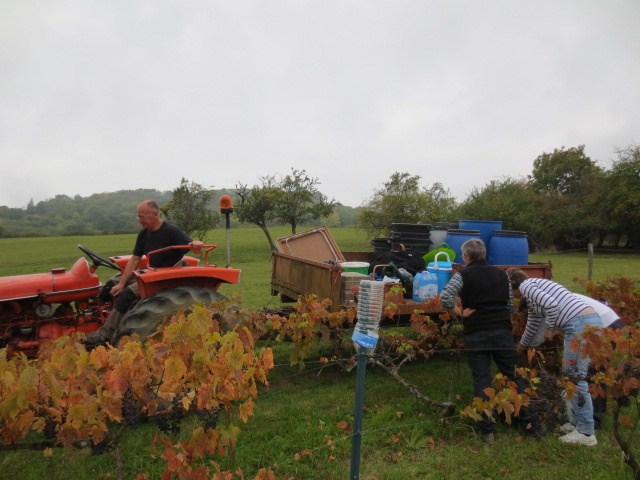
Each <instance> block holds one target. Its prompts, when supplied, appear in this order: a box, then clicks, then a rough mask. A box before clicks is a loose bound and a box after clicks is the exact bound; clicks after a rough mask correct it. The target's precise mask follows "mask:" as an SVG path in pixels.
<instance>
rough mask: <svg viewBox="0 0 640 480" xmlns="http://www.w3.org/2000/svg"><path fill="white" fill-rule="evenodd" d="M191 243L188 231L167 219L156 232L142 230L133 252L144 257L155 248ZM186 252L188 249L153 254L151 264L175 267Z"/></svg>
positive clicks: (156, 266) (158, 266)
mask: <svg viewBox="0 0 640 480" xmlns="http://www.w3.org/2000/svg"><path fill="white" fill-rule="evenodd" d="M189 243H191V239H190V238H189V237H188V236H187V234H186V233H184V232H183V231H182V230H181V229H180V228H179V227H177V226H176V225H174V224H173V223H170V222H167V221H166V220H165V221H164V222H162V226H161V227H160V228H159V229H158V230H156V231H155V232H152V231H151V230H147V229H146V228H144V229H142V231H140V233H139V234H138V239H137V240H136V245H135V247H133V254H134V255H135V256H137V257H142V256H143V255H146V254H147V253H149V252H151V251H153V250H158V249H160V248H165V247H170V246H172V245H188V244H189ZM186 252H187V250H186V249H175V250H168V251H166V252H162V253H156V254H154V255H151V258H150V266H151V267H154V268H160V267H173V266H174V265H175V264H176V263H178V262H179V261H180V259H181V258H182V257H183V256H184V254H185V253H186Z"/></svg>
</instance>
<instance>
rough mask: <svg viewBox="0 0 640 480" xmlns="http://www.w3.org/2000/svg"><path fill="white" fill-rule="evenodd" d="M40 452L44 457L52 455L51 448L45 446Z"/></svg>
mask: <svg viewBox="0 0 640 480" xmlns="http://www.w3.org/2000/svg"><path fill="white" fill-rule="evenodd" d="M42 453H43V454H44V456H45V457H50V456H51V455H53V448H45V449H44V451H43V452H42Z"/></svg>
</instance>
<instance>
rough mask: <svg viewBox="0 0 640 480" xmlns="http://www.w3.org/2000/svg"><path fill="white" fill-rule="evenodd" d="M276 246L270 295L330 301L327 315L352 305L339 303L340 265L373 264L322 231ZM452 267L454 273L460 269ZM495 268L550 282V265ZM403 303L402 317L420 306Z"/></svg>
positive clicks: (365, 254) (371, 258)
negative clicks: (344, 250)
mask: <svg viewBox="0 0 640 480" xmlns="http://www.w3.org/2000/svg"><path fill="white" fill-rule="evenodd" d="M277 244H278V247H279V248H280V251H278V252H274V254H273V257H272V268H271V295H273V296H277V295H280V299H281V301H283V302H295V301H297V299H298V297H299V296H300V295H311V294H315V295H317V296H318V297H319V298H328V299H330V300H331V303H332V306H331V311H338V310H340V309H341V308H346V307H353V302H351V301H347V302H343V301H342V298H341V291H342V289H343V287H344V285H343V283H344V282H345V277H342V275H341V274H342V272H343V270H342V268H340V266H339V264H340V262H345V261H346V262H368V263H369V264H370V265H372V266H373V265H374V260H375V258H374V254H373V252H341V251H340V249H339V248H338V247H337V245H336V244H335V242H334V241H333V238H332V237H331V234H330V233H329V231H328V230H327V229H326V227H319V228H316V229H313V230H309V231H307V232H303V233H299V234H297V235H293V236H291V237H283V238H279V239H278V241H277ZM293 245H295V248H293V247H292V246H293ZM307 247H308V248H307ZM456 265H457V264H454V268H453V272H454V273H455V272H456V271H457V270H459V269H460V268H464V267H463V266H462V265H459V266H457V267H456ZM497 266H498V267H500V268H504V269H505V270H506V269H507V268H509V267H512V266H515V267H518V268H520V269H522V270H524V271H525V273H526V274H527V275H528V276H529V277H533V278H547V279H551V267H552V266H551V263H529V264H528V265H497ZM346 281H348V280H346ZM404 301H405V303H404V304H403V305H398V310H399V313H400V314H402V315H404V314H409V315H410V314H411V313H413V311H414V310H415V309H416V308H419V306H420V304H421V302H417V301H415V300H411V299H409V298H405V299H404ZM343 303H346V304H343Z"/></svg>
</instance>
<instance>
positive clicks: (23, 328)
mask: <svg viewBox="0 0 640 480" xmlns="http://www.w3.org/2000/svg"><path fill="white" fill-rule="evenodd" d="M101 286H102V285H101V283H100V280H99V278H98V276H97V275H95V274H94V273H93V272H92V271H91V270H90V268H89V265H88V263H87V260H86V259H84V258H80V259H78V261H77V262H76V263H75V264H74V266H73V267H72V268H71V270H69V271H67V270H66V269H64V268H54V269H52V270H51V272H50V273H34V274H28V275H16V276H11V277H2V278H0V348H4V347H6V348H7V350H8V352H7V354H8V355H11V354H15V353H18V352H24V353H25V354H26V355H27V356H33V355H35V354H36V353H37V351H38V348H39V347H40V345H41V344H42V343H43V342H44V341H46V340H55V339H56V338H59V337H62V336H65V335H70V334H71V333H73V332H79V331H80V332H84V333H89V332H92V331H94V330H97V329H98V328H99V327H100V325H101V324H102V323H103V322H104V320H105V318H106V316H107V315H108V313H109V311H110V309H111V304H110V302H109V303H101V302H100V300H99V298H98V297H99V293H100V289H101Z"/></svg>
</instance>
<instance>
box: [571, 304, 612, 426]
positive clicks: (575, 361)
mask: <svg viewBox="0 0 640 480" xmlns="http://www.w3.org/2000/svg"><path fill="white" fill-rule="evenodd" d="M587 326H594V327H600V328H602V320H601V319H600V317H599V316H598V314H597V313H589V314H586V315H578V316H577V317H575V318H573V319H571V320H570V321H569V323H567V324H566V325H565V326H564V327H563V329H562V331H563V333H564V353H563V356H562V372H563V373H564V374H565V375H568V376H570V377H574V379H575V380H576V381H577V383H576V385H577V387H578V392H577V393H576V394H575V395H574V396H573V398H571V410H572V412H573V423H574V424H575V426H576V430H578V432H580V433H582V434H585V435H593V434H594V432H595V430H594V421H593V404H592V400H591V395H590V394H589V384H588V383H587V381H586V377H587V372H588V370H589V365H590V364H591V359H590V358H589V357H585V358H583V356H582V345H584V340H583V341H582V342H581V343H580V348H578V350H577V351H575V352H574V351H571V340H572V339H573V337H575V336H577V335H580V334H581V333H582V332H584V329H585V327H587Z"/></svg>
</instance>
